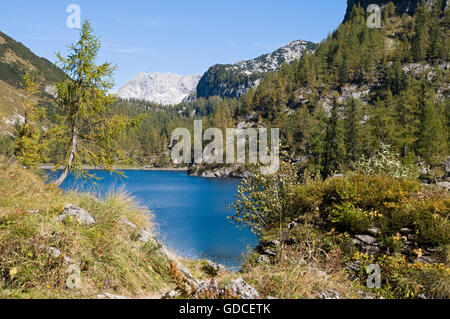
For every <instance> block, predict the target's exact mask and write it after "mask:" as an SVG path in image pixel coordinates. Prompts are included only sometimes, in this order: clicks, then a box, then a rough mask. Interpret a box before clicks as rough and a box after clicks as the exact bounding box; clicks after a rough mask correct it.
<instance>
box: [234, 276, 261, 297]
mask: <svg viewBox="0 0 450 319" xmlns="http://www.w3.org/2000/svg"><path fill="white" fill-rule="evenodd" d="M230 289H231V292H232V293H233V295H235V296H239V297H242V299H260V298H261V296H260V295H259V293H258V292H257V291H256V289H255V288H253V287H252V286H250V285H249V284H248V283H246V282H245V280H244V279H243V278H242V277H241V278H238V279H236V280H233V281H232V282H231V287H230Z"/></svg>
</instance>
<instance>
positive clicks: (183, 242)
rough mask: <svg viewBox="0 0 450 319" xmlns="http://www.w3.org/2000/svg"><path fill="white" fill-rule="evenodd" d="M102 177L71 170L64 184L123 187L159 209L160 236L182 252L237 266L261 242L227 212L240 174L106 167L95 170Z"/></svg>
mask: <svg viewBox="0 0 450 319" xmlns="http://www.w3.org/2000/svg"><path fill="white" fill-rule="evenodd" d="M92 173H94V174H95V175H96V176H98V177H101V178H102V179H101V180H99V181H97V180H95V181H94V182H95V183H96V185H94V183H93V181H91V180H90V181H85V180H83V179H75V177H74V176H73V175H70V176H69V177H68V178H67V180H66V181H65V182H64V183H63V185H61V187H62V188H63V189H65V190H69V189H78V190H80V191H95V192H98V193H100V194H105V193H107V192H109V191H111V190H113V189H115V190H117V189H120V188H123V189H124V190H125V191H126V192H127V193H129V194H131V195H133V196H134V197H135V198H136V199H137V201H138V202H139V203H140V204H141V205H143V206H145V207H147V208H148V209H150V210H151V211H152V212H153V214H154V215H155V222H156V223H157V227H158V233H159V237H160V239H161V240H162V241H163V242H164V243H165V244H166V246H167V247H169V248H171V249H172V250H173V251H175V252H176V253H177V254H178V255H179V256H182V257H189V258H208V259H210V260H213V261H215V262H218V263H221V264H223V265H225V266H227V267H230V269H232V270H238V269H239V267H240V265H241V263H242V256H243V254H244V253H245V252H246V251H247V250H248V249H249V248H252V247H255V246H256V245H257V239H256V237H255V236H254V235H253V234H252V233H251V232H250V231H249V230H248V229H242V228H237V227H236V225H235V224H232V223H231V222H230V221H229V220H228V219H227V216H231V215H233V213H234V211H233V210H230V209H227V206H228V205H229V204H230V203H232V202H233V201H234V200H235V195H236V193H237V186H238V185H239V183H240V180H236V179H205V178H200V177H193V176H188V175H187V174H186V173H185V172H172V171H169V172H168V171H131V170H130V171H125V172H124V173H125V175H126V176H127V178H126V179H121V178H118V177H117V175H112V174H110V173H108V172H105V171H95V172H92Z"/></svg>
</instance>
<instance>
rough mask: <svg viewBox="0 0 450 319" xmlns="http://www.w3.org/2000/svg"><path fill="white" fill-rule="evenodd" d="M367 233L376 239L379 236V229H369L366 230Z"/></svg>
mask: <svg viewBox="0 0 450 319" xmlns="http://www.w3.org/2000/svg"><path fill="white" fill-rule="evenodd" d="M367 233H368V234H369V235H371V236H373V237H377V236H378V235H379V234H380V229H379V228H377V227H371V228H369V229H368V230H367Z"/></svg>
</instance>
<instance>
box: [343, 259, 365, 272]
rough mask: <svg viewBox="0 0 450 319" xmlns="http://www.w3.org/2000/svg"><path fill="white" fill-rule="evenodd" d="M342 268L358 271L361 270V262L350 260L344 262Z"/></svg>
mask: <svg viewBox="0 0 450 319" xmlns="http://www.w3.org/2000/svg"><path fill="white" fill-rule="evenodd" d="M344 269H345V270H348V271H355V272H358V271H360V270H361V262H359V261H350V262H347V263H345V264H344Z"/></svg>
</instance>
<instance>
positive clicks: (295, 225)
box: [288, 222, 298, 229]
mask: <svg viewBox="0 0 450 319" xmlns="http://www.w3.org/2000/svg"><path fill="white" fill-rule="evenodd" d="M297 226H298V224H297V223H296V222H292V223H290V224H289V225H288V229H294V228H296V227H297Z"/></svg>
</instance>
